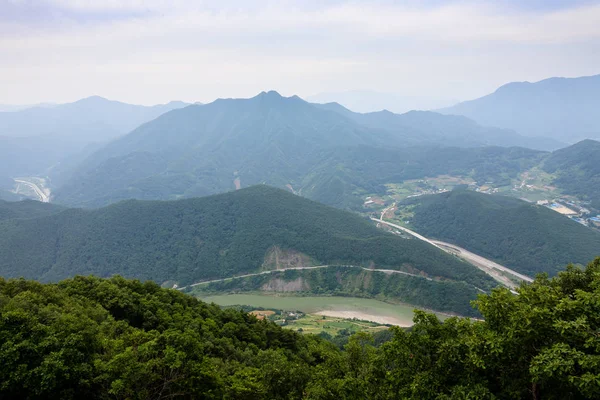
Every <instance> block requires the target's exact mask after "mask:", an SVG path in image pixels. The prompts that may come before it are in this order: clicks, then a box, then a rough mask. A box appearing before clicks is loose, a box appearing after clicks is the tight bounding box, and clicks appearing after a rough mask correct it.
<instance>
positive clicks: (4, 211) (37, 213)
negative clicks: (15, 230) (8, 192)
mask: <svg viewBox="0 0 600 400" xmlns="http://www.w3.org/2000/svg"><path fill="white" fill-rule="evenodd" d="M65 209H66V208H65V207H62V206H59V205H56V204H50V203H41V202H39V201H34V200H24V201H4V200H0V221H2V220H5V219H15V218H38V217H44V216H47V215H52V214H56V213H58V212H61V211H63V210H65Z"/></svg>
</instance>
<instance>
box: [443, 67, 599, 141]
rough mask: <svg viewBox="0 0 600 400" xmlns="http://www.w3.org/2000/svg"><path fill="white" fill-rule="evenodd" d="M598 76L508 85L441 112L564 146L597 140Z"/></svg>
mask: <svg viewBox="0 0 600 400" xmlns="http://www.w3.org/2000/svg"><path fill="white" fill-rule="evenodd" d="M598 109H600V75H595V76H586V77H580V78H550V79H545V80H543V81H540V82H534V83H530V82H513V83H508V84H506V85H504V86H502V87H500V88H498V90H496V91H495V92H494V93H492V94H489V95H487V96H484V97H481V98H479V99H475V100H471V101H465V102H463V103H459V104H457V105H455V106H453V107H448V108H444V109H441V110H438V111H440V112H441V113H444V114H456V115H464V116H466V117H468V118H471V119H472V120H474V121H477V122H478V123H480V124H483V125H486V126H497V127H499V128H505V129H514V130H516V131H517V132H518V133H520V134H522V135H527V136H546V137H551V138H554V139H555V140H560V141H563V142H567V143H574V142H577V141H580V140H583V139H600V116H599V114H598Z"/></svg>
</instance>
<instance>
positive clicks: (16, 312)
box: [0, 258, 600, 400]
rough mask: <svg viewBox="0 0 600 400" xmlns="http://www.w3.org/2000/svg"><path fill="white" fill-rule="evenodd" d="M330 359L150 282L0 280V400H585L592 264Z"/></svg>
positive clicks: (599, 359) (321, 345)
mask: <svg viewBox="0 0 600 400" xmlns="http://www.w3.org/2000/svg"><path fill="white" fill-rule="evenodd" d="M517 291H518V294H517V295H515V294H513V293H511V292H510V291H509V290H508V289H501V288H498V289H494V290H493V291H492V293H491V294H489V295H481V296H480V297H479V299H478V300H477V301H476V302H475V306H476V307H477V308H478V309H479V310H480V312H481V314H482V315H483V317H484V319H483V320H469V319H462V318H458V317H453V318H449V319H447V320H445V321H444V322H441V321H440V320H438V319H437V317H436V316H435V315H432V314H427V313H425V312H416V313H415V319H414V322H415V324H414V326H413V327H412V329H410V330H403V329H400V328H392V330H393V338H391V340H388V341H386V342H385V343H383V344H381V345H379V346H376V345H375V343H374V339H373V337H372V336H371V335H369V334H365V333H361V334H357V335H355V336H352V337H351V338H350V339H349V340H348V342H347V343H346V344H345V345H344V347H343V349H342V350H340V349H338V347H336V346H335V345H334V344H332V343H329V342H327V341H326V340H323V339H321V338H320V337H318V336H312V335H306V336H301V335H300V334H298V333H295V332H292V331H289V330H285V329H283V328H280V327H278V326H276V325H275V324H273V323H271V322H267V321H266V320H257V319H256V318H255V317H254V316H252V315H250V314H247V313H245V312H242V311H239V310H234V309H226V310H221V309H220V308H218V307H217V306H216V305H214V304H213V305H209V304H206V303H203V302H201V301H199V300H196V299H195V298H193V297H190V296H188V295H185V294H183V293H179V292H177V291H175V290H170V289H161V288H160V287H159V286H158V285H156V284H154V283H151V282H145V283H142V282H139V281H132V280H126V279H123V278H121V277H113V278H111V279H100V278H96V277H76V278H74V279H70V280H66V281H63V282H60V283H58V284H40V283H37V282H33V281H26V280H22V279H20V280H9V281H6V280H3V279H0V397H1V398H25V399H75V398H88V399H109V398H117V399H126V398H127V399H148V398H151V399H165V398H183V399H186V398H187V399H192V398H194V399H300V398H305V399H377V400H379V399H415V400H416V399H436V400H441V399H596V398H599V397H600V383H599V382H600V338H599V335H598V332H599V331H600V258H598V259H596V260H595V261H594V262H592V263H590V264H589V265H588V266H587V267H586V268H585V269H581V268H578V267H575V266H572V265H570V266H568V267H567V268H566V270H565V271H563V272H560V273H559V274H558V275H557V276H556V277H554V278H552V279H549V278H548V277H546V276H544V275H540V276H538V277H537V278H536V280H535V282H533V283H532V284H523V285H522V286H521V287H520V288H519V289H518V290H517Z"/></svg>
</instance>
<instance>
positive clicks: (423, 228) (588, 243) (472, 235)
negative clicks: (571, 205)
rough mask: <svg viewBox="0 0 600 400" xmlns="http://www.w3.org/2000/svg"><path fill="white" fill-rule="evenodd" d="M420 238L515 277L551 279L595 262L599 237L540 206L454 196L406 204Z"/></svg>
mask: <svg viewBox="0 0 600 400" xmlns="http://www.w3.org/2000/svg"><path fill="white" fill-rule="evenodd" d="M403 206H405V207H406V206H408V207H410V208H411V212H413V213H414V217H413V218H412V221H411V224H412V226H413V227H414V229H415V230H416V231H418V232H420V233H422V234H423V235H426V236H428V237H432V238H436V239H439V240H442V241H445V242H449V243H454V244H456V245H458V246H460V247H464V248H466V249H467V250H471V251H473V252H475V253H477V254H479V255H482V256H484V257H487V258H490V259H492V260H496V261H498V262H499V263H500V264H503V265H505V266H507V267H509V268H512V269H514V270H516V271H518V272H521V273H524V274H528V275H530V276H535V274H537V273H541V272H547V273H549V274H551V275H554V274H555V273H557V272H558V271H559V270H561V269H562V265H565V264H568V263H579V264H585V263H586V262H587V260H590V259H593V258H594V257H598V256H600V233H598V232H596V231H594V230H592V229H589V228H586V227H584V226H583V225H581V224H579V223H577V222H575V221H571V220H570V219H568V218H565V217H564V216H562V215H560V214H558V213H557V212H555V211H552V210H550V209H548V208H546V207H544V206H538V205H536V204H532V203H527V202H525V201H522V200H519V199H515V198H512V197H505V196H499V195H488V194H482V193H476V192H473V191H469V190H454V191H450V192H446V193H440V194H436V195H430V196H421V197H415V198H412V199H409V200H406V201H405V202H404V204H403Z"/></svg>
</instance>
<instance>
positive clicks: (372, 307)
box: [202, 294, 414, 326]
mask: <svg viewBox="0 0 600 400" xmlns="http://www.w3.org/2000/svg"><path fill="white" fill-rule="evenodd" d="M202 300H203V301H206V302H209V303H210V302H214V303H216V304H219V305H222V306H231V305H250V306H253V307H263V308H273V309H278V310H286V311H302V312H303V313H306V314H314V315H319V316H321V317H322V316H326V317H327V316H329V317H335V318H341V319H352V318H356V319H359V320H364V321H372V322H376V323H379V324H390V325H398V326H411V325H412V318H413V310H414V307H412V306H410V305H405V304H389V303H384V302H382V301H378V300H373V299H362V298H355V297H320V296H315V297H308V296H307V297H304V296H302V297H300V296H267V295H259V294H228V295H218V296H209V297H204V298H202Z"/></svg>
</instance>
